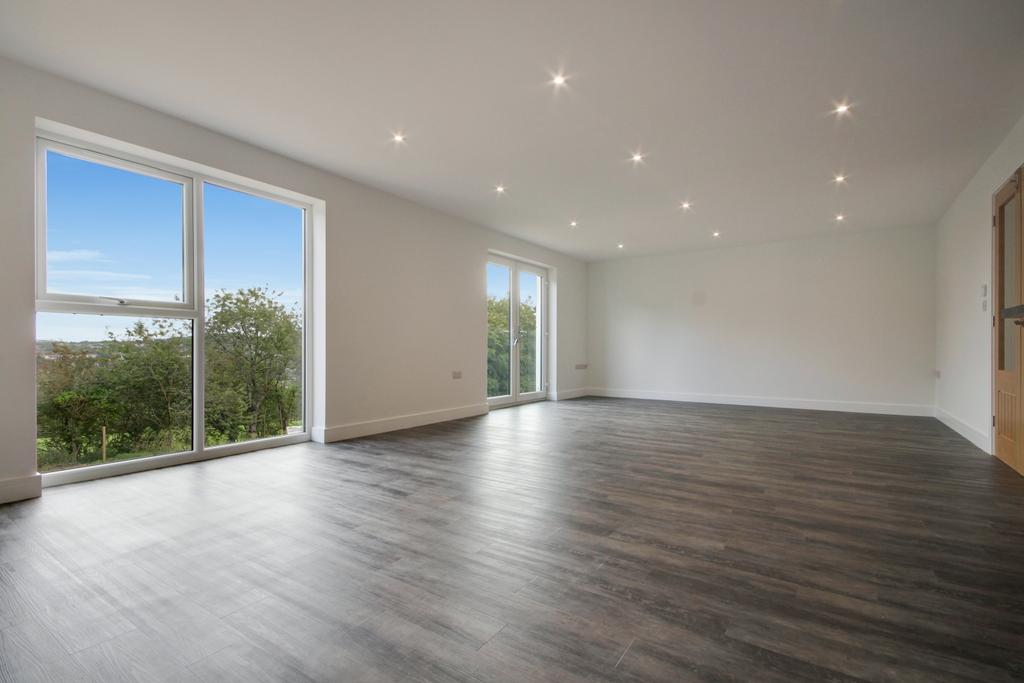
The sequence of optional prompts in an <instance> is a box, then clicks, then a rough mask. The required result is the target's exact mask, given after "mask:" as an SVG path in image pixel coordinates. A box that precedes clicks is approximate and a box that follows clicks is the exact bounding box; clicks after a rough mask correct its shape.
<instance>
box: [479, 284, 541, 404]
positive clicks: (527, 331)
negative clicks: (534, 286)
mask: <svg viewBox="0 0 1024 683" xmlns="http://www.w3.org/2000/svg"><path fill="white" fill-rule="evenodd" d="M510 311H511V306H510V304H509V299H508V297H502V298H500V299H499V298H497V297H493V296H491V297H487V395H488V396H507V395H508V394H509V393H510V389H511V387H510V386H509V374H510V372H509V368H510V365H509V363H510V362H511V361H510V359H511V352H512V342H511V334H510V329H511V325H510V322H509V315H510ZM536 331H537V304H536V303H534V301H533V300H532V299H530V298H527V299H525V300H523V301H521V302H520V303H519V343H518V346H519V390H520V391H523V392H525V391H534V390H536V389H537V386H536V384H537V382H536V378H535V372H536V370H535V367H536V365H535V364H536V360H537V352H538V349H537V335H536Z"/></svg>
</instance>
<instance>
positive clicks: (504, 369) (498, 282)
mask: <svg viewBox="0 0 1024 683" xmlns="http://www.w3.org/2000/svg"><path fill="white" fill-rule="evenodd" d="M546 323H547V271H545V270H544V269H543V268H538V267H537V266H534V265H531V264H528V263H521V262H519V261H513V260H511V259H506V258H502V257H500V256H496V255H495V256H491V257H490V259H489V260H488V263H487V402H488V403H489V404H490V405H491V406H500V405H510V404H514V403H525V402H527V401H537V400H542V399H544V398H546V397H547V363H546V357H545V352H546V350H547V349H546V347H547V333H546Z"/></svg>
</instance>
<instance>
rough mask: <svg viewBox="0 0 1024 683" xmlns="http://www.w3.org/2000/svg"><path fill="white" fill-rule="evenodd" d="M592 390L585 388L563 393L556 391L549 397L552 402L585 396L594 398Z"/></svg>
mask: <svg viewBox="0 0 1024 683" xmlns="http://www.w3.org/2000/svg"><path fill="white" fill-rule="evenodd" d="M592 395H593V394H592V393H591V392H590V389H587V388H586V387H583V388H582V389H565V390H563V391H554V392H552V393H551V396H550V397H549V398H550V399H551V400H552V401H565V400H567V399H570V398H582V397H583V396H592Z"/></svg>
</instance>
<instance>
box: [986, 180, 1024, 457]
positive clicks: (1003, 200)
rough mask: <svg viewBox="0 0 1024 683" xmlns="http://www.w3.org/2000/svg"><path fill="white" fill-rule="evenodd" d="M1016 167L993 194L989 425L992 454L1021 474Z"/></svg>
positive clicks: (1021, 289)
mask: <svg viewBox="0 0 1024 683" xmlns="http://www.w3.org/2000/svg"><path fill="white" fill-rule="evenodd" d="M1020 180H1021V172H1020V170H1018V171H1017V172H1016V173H1015V174H1013V176H1012V177H1011V178H1010V179H1009V180H1007V181H1006V182H1005V183H1004V184H1003V186H1002V187H1000V188H999V190H998V191H997V192H996V194H995V195H994V197H993V199H992V231H993V235H992V247H993V248H992V253H993V267H992V272H993V275H994V277H993V290H994V291H993V297H992V302H993V305H992V313H993V318H992V323H993V328H994V329H993V331H992V332H993V334H992V338H993V342H992V356H993V358H992V365H993V368H994V371H995V380H994V382H993V393H994V396H993V401H992V405H993V408H992V410H993V413H994V419H993V426H994V430H993V431H994V432H995V434H994V436H995V453H996V456H997V457H998V458H999V459H1000V460H1002V461H1003V462H1005V463H1006V464H1007V465H1009V466H1010V467H1012V468H1013V469H1015V470H1017V471H1018V472H1021V473H1024V453H1022V440H1024V429H1022V426H1024V425H1022V422H1024V409H1022V408H1024V407H1022V405H1021V396H1022V387H1021V377H1022V372H1021V360H1022V358H1024V356H1022V346H1024V344H1022V342H1024V336H1022V331H1024V306H1022V304H1024V295H1022V294H1024V278H1022V276H1021V275H1022V274H1021V266H1022V263H1024V258H1022V255H1024V239H1022V238H1024V234H1022V230H1021V195H1020Z"/></svg>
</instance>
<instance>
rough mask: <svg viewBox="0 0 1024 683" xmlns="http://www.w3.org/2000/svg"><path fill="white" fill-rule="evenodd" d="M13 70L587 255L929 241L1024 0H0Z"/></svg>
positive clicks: (1012, 86) (989, 116)
mask: <svg viewBox="0 0 1024 683" xmlns="http://www.w3.org/2000/svg"><path fill="white" fill-rule="evenodd" d="M0 53H3V54H5V55H6V56H9V57H12V58H14V59H16V60H19V61H22V62H25V63H28V64H31V65H34V66H38V67H41V68H43V69H46V70H49V71H53V72H55V73H59V74H61V75H65V76H68V77H70V78H72V79H75V80H78V81H82V82H84V83H87V84H90V85H93V86H95V87H97V88H100V89H102V90H105V91H108V92H112V93H115V94H117V95H120V96H123V97H125V98H127V99H130V100H133V101H136V102H139V103H142V104H145V105H148V106H151V107H153V108H155V109H159V110H162V111H166V112H169V113H171V114H174V115H177V116H180V117H181V118H184V119H187V120H190V121H194V122H196V123H199V124H201V125H204V126H206V127H208V128H211V129H214V130H217V131H220V132H223V133H226V134H228V135H231V136H234V137H237V138H240V139H243V140H246V141H249V142H252V143H254V144H256V145H259V146H261V147H265V148H268V149H271V150H274V151H276V152H280V153H282V154H285V155H287V156H290V157H293V158H296V159H299V160H302V161H305V162H308V163H310V164H313V165H316V166H319V167H322V168H325V169H329V170H331V171H335V172H337V173H339V174H342V175H345V176H348V177H351V178H355V179H358V180H361V181H364V182H366V183H368V184H371V185H375V186H378V187H381V188H385V189H387V190H390V191H392V192H395V193H397V194H400V195H403V196H406V197H410V198H412V199H415V200H417V201H419V202H422V203H423V204H427V205H430V206H434V207H436V208H439V209H442V210H444V211H448V212H450V213H452V214H455V215H458V216H463V217H465V218H468V219H470V220H472V221H475V222H477V223H479V224H482V225H486V226H489V227H492V228H496V229H498V230H502V231H504V232H507V233H510V234H513V235H516V236H519V237H522V238H524V239H527V240H531V241H533V242H537V243H539V244H543V245H545V246H549V247H552V248H555V249H558V250H561V251H563V252H566V253H569V254H574V255H577V256H580V257H583V258H586V259H601V258H607V257H612V256H618V255H632V254H640V253H651V252H655V251H662V250H668V249H690V248H693V249H696V248H706V247H709V246H713V245H719V244H722V245H725V244H738V243H747V242H760V241H767V240H776V239H786V238H791V237H796V236H801V235H813V234H825V233H830V232H835V231H837V230H863V229H875V228H887V227H901V226H910V225H922V224H930V223H933V222H935V221H936V220H937V219H938V218H939V217H940V216H941V214H942V212H943V211H944V209H945V208H946V207H947V206H948V205H949V203H950V202H951V201H952V200H953V198H954V196H955V195H956V193H957V192H958V191H959V190H960V189H961V188H962V187H963V185H964V184H965V183H966V181H967V180H968V179H969V178H970V176H971V175H972V174H973V173H974V171H975V170H976V169H977V168H978V166H980V164H981V163H982V161H983V160H984V158H985V157H986V156H987V155H988V153H989V152H990V151H991V150H992V149H993V148H994V147H995V145H996V144H997V143H998V142H999V141H1000V140H1001V138H1002V137H1003V136H1004V135H1005V134H1006V133H1007V132H1008V131H1009V128H1010V127H1011V126H1012V124H1013V123H1014V122H1015V121H1016V120H1017V118H1019V117H1020V115H1021V114H1022V113H1024V2H1022V1H1021V0H845V1H844V0H829V1H824V0H823V1H819V2H814V1H812V0H685V1H683V0H678V1H675V2H671V1H666V2H642V1H640V0H629V1H628V2H627V1H625V0H622V1H616V0H558V1H557V2H556V1H550V0H548V1H543V2H542V1H535V0H515V1H503V2H489V1H484V0H464V1H458V0H445V1H440V0H430V1H425V0H404V1H401V0H367V1H365V2H341V1H331V0H321V1H314V0H288V1H287V2H285V1H284V0H280V1H278V2H271V1H262V2H257V1H255V0H219V1H218V2H210V1H209V0H123V1H117V0H94V1H91V2H81V1H80V0H66V1H60V0H2V2H0ZM559 69H564V73H565V74H567V75H568V77H569V80H568V86H567V87H566V88H565V89H563V90H562V91H559V92H556V91H555V88H554V87H553V86H552V85H551V84H550V83H549V81H550V79H551V74H552V73H553V72H555V71H558V70H559ZM846 98H848V99H849V101H850V102H851V103H852V104H853V108H852V110H851V115H850V116H849V117H847V118H845V119H842V120H837V117H836V116H834V115H832V114H831V113H830V110H831V109H832V108H833V107H834V103H836V102H838V101H841V100H843V99H846ZM396 129H401V130H402V131H403V132H404V133H405V134H406V135H407V136H408V140H407V143H406V144H404V145H402V146H398V147H396V146H395V144H394V143H393V142H392V141H391V131H393V130H396ZM637 148H642V149H643V151H644V153H645V154H646V155H647V157H646V159H645V161H644V163H643V164H641V165H639V166H637V167H634V165H633V164H632V163H631V162H630V161H629V156H630V154H631V153H632V152H633V151H634V150H635V149H637ZM840 171H843V172H845V173H848V174H849V176H850V180H849V183H848V185H847V186H846V187H843V188H840V189H837V188H836V186H835V185H834V184H833V183H832V177H833V175H834V174H835V173H837V172H840ZM498 182H501V183H504V184H505V185H506V186H507V188H508V191H507V193H506V194H505V196H500V197H499V196H497V195H496V193H495V192H494V186H495V184H496V183H498ZM684 199H689V200H690V201H692V202H693V208H692V210H691V211H689V212H683V211H681V210H679V208H678V206H679V202H680V201H682V200H684ZM840 211H841V212H843V213H845V214H846V215H847V216H848V218H847V220H846V221H844V222H843V223H842V224H838V223H836V222H835V221H834V220H833V219H834V216H835V214H836V213H837V212H840ZM574 218H575V219H576V220H578V222H579V227H578V228H577V229H575V230H573V229H571V228H570V227H569V222H570V221H571V220H572V219H574ZM716 230H717V231H720V232H721V234H722V236H721V237H720V238H719V239H717V240H715V239H714V238H712V237H711V233H712V232H713V231H716ZM620 241H621V242H624V243H625V248H624V249H622V250H618V249H616V244H617V243H618V242H620Z"/></svg>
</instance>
